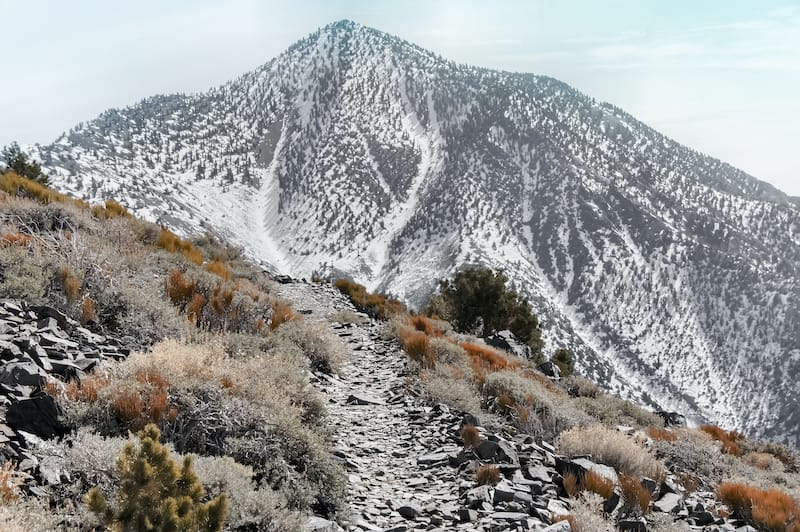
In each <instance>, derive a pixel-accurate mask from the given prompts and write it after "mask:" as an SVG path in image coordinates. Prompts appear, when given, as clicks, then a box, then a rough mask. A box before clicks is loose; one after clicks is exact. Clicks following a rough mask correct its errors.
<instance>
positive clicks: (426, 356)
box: [400, 329, 436, 368]
mask: <svg viewBox="0 0 800 532" xmlns="http://www.w3.org/2000/svg"><path fill="white" fill-rule="evenodd" d="M400 341H401V343H402V344H403V350H404V351H405V352H406V354H407V355H408V357H409V358H410V359H411V360H413V361H414V362H416V363H417V364H420V365H422V366H423V367H426V368H432V367H434V366H435V365H436V361H435V360H434V358H433V354H432V352H431V350H430V339H429V337H428V335H426V334H425V333H424V332H420V331H416V330H413V329H410V330H408V331H403V332H402V333H401V336H400Z"/></svg>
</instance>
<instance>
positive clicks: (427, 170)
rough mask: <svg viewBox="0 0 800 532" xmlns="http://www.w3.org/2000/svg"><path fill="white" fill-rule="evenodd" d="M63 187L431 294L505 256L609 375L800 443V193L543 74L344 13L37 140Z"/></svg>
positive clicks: (567, 337)
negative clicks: (195, 88)
mask: <svg viewBox="0 0 800 532" xmlns="http://www.w3.org/2000/svg"><path fill="white" fill-rule="evenodd" d="M32 151H33V155H34V157H36V158H38V159H40V160H42V161H43V162H44V166H45V167H46V169H47V170H48V171H50V172H52V173H53V174H54V181H55V183H56V184H57V185H58V186H59V187H60V188H61V189H63V190H66V191H69V192H71V193H74V194H76V195H79V196H83V197H87V198H103V197H114V198H117V199H121V200H122V201H124V202H125V203H126V204H127V205H128V206H129V207H130V208H132V209H133V210H134V211H136V212H137V213H138V214H140V215H142V216H144V217H146V218H149V219H153V220H161V221H162V222H163V223H165V224H167V225H170V226H172V227H175V228H177V229H178V230H181V231H183V232H185V233H195V232H202V231H206V230H211V231H214V232H217V233H220V234H223V235H224V236H226V237H227V238H230V239H231V240H233V241H235V242H237V243H239V244H241V245H242V246H243V247H244V248H245V249H246V250H247V251H248V253H249V254H250V255H252V256H253V257H255V258H258V259H261V260H262V261H263V262H264V263H265V264H269V265H270V267H271V268H274V269H276V270H281V271H283V272H285V273H289V274H291V275H294V276H297V277H300V276H309V275H310V274H311V272H312V271H314V270H317V271H326V272H345V273H347V274H350V275H352V276H353V277H354V278H355V279H356V280H359V281H361V282H363V283H365V284H367V285H368V286H370V287H371V288H373V289H381V290H388V291H391V292H393V293H395V294H397V295H399V296H401V297H404V298H406V299H408V300H409V301H410V302H412V303H421V302H424V301H425V299H426V298H427V296H429V295H430V293H431V292H432V290H433V289H434V288H435V286H436V280H437V279H438V278H441V277H443V276H446V275H449V274H451V273H452V272H453V271H454V270H455V269H457V268H458V267H459V266H461V265H463V264H465V263H473V264H474V263H482V264H487V265H491V266H494V267H501V268H504V269H505V270H506V272H507V274H508V275H509V277H510V278H511V279H512V280H513V282H514V284H515V286H516V288H517V289H518V290H520V291H521V292H523V293H524V294H526V295H527V296H528V297H529V298H530V300H531V303H532V305H533V306H534V308H535V309H536V310H537V311H538V312H539V314H540V315H541V317H542V321H543V326H544V328H545V331H546V333H545V339H546V341H547V342H548V343H547V345H548V349H550V350H553V349H555V348H557V347H560V346H565V347H569V348H571V349H573V350H574V351H575V352H576V355H577V357H576V358H577V360H578V367H579V369H580V370H581V371H582V372H583V373H584V374H587V375H589V376H591V377H594V378H595V379H598V382H600V383H601V384H604V385H605V386H606V387H608V388H610V389H612V390H615V391H618V392H620V393H621V394H623V395H625V396H628V397H632V398H637V399H639V400H640V401H643V402H646V403H649V404H652V405H659V406H660V407H662V408H668V409H675V410H678V411H681V412H683V413H686V414H688V415H690V416H695V417H696V418H698V419H703V420H708V421H712V422H714V423H717V424H721V425H723V426H725V427H726V428H735V429H738V430H742V431H745V432H747V433H749V434H753V435H759V436H766V437H769V438H772V439H777V440H783V441H786V442H788V443H790V444H792V445H795V446H797V445H798V442H799V441H800V440H799V438H800V408H799V407H798V404H797V399H796V398H797V396H798V395H800V386H799V385H798V383H797V380H798V377H800V303H798V299H800V286H799V285H798V279H800V275H799V273H800V272H799V270H798V264H800V261H799V260H798V259H800V200H798V198H791V197H788V196H786V195H785V194H783V193H781V192H780V191H778V190H776V189H774V188H772V187H771V186H769V185H767V184H765V183H763V182H760V181H758V180H756V179H754V178H752V177H751V176H749V175H747V174H744V173H743V172H741V171H739V170H737V169H735V168H733V167H731V166H729V165H727V164H725V163H722V162H720V161H718V160H716V159H712V158H709V157H705V156H703V155H701V154H699V153H697V152H694V151H692V150H690V149H688V148H686V147H684V146H681V145H680V144H678V143H676V142H674V141H672V140H670V139H668V138H666V137H664V136H663V135H661V134H659V133H658V132H656V131H654V130H652V129H650V128H649V127H647V126H646V125H644V124H642V123H641V122H638V121H637V120H636V119H635V118H633V117H632V116H630V115H628V114H626V113H625V112H623V111H622V110H620V109H618V108H615V107H613V106H610V105H608V104H603V103H599V102H597V101H595V100H593V99H592V98H590V97H587V96H585V95H583V94H581V93H580V92H578V91H576V90H574V89H572V88H571V87H569V86H567V85H565V84H564V83H561V82H559V81H557V80H554V79H552V78H547V77H541V76H535V75H530V74H513V73H508V72H498V71H491V70H484V69H478V68H473V67H469V66H464V65H457V64H455V63H452V62H449V61H447V60H445V59H443V58H441V57H438V56H436V55H435V54H433V53H431V52H428V51H425V50H423V49H420V48H418V47H416V46H414V45H412V44H410V43H408V42H405V41H402V40H400V39H398V38H395V37H392V36H389V35H386V34H384V33H381V32H378V31H376V30H373V29H369V28H365V27H362V26H359V25H357V24H354V23H352V22H346V21H345V22H338V23H335V24H332V25H330V26H326V27H325V28H323V29H321V30H319V31H318V32H316V33H314V34H312V35H310V36H309V37H308V38H306V39H304V40H302V41H300V42H298V43H297V44H295V45H294V46H292V47H291V48H290V49H289V50H287V51H286V52H285V53H284V54H282V55H281V56H279V57H277V58H275V59H273V60H272V61H270V62H269V63H267V64H265V65H264V66H262V67H260V68H258V69H257V70H255V71H253V72H250V73H248V74H245V75H244V76H242V77H241V78H239V79H237V80H235V81H233V82H231V83H229V84H227V85H224V86H222V87H219V88H216V89H213V90H211V91H209V92H207V93H205V94H199V95H193V96H185V95H174V96H157V97H154V98H150V99H147V100H145V101H143V102H141V103H139V104H137V105H135V106H133V107H130V108H127V109H118V110H111V111H108V112H106V113H104V114H103V115H101V116H100V117H98V118H97V119H95V120H93V121H91V122H87V123H85V124H81V125H79V126H78V127H76V128H74V129H73V130H71V131H70V132H69V133H68V134H66V135H64V136H62V137H61V138H59V139H58V140H57V141H56V142H55V143H53V144H52V145H49V146H37V147H35V148H34V149H33V150H32Z"/></svg>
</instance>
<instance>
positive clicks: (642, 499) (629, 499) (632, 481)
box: [619, 474, 650, 515]
mask: <svg viewBox="0 0 800 532" xmlns="http://www.w3.org/2000/svg"><path fill="white" fill-rule="evenodd" d="M619 488H620V495H621V497H622V503H623V508H624V510H623V511H624V512H625V513H627V514H629V515H630V514H635V515H641V514H644V513H646V512H647V510H648V509H649V508H650V491H649V490H648V489H647V488H645V487H644V486H642V483H641V482H640V481H639V479H637V478H636V477H632V476H629V475H624V474H623V475H620V476H619Z"/></svg>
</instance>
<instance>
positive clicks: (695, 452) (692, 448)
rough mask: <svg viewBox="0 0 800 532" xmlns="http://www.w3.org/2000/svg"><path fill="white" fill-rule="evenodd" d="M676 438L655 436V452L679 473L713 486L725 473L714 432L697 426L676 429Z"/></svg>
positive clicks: (711, 487)
mask: <svg viewBox="0 0 800 532" xmlns="http://www.w3.org/2000/svg"><path fill="white" fill-rule="evenodd" d="M672 432H673V434H675V436H677V439H676V440H675V441H667V440H654V441H653V442H652V444H651V445H650V450H651V452H652V453H653V454H654V455H655V456H656V457H657V458H658V459H659V460H661V461H663V462H664V463H665V464H666V466H667V467H668V468H669V469H670V471H673V472H675V473H681V474H689V475H691V477H692V478H694V479H698V480H699V481H700V482H701V484H700V485H699V486H697V487H702V488H704V489H713V487H714V486H716V485H717V484H718V483H719V482H720V481H721V480H722V477H723V473H724V472H725V466H724V463H725V461H724V460H723V455H722V453H721V452H720V449H719V446H718V445H717V444H716V443H715V442H714V441H713V440H711V438H710V436H708V435H707V434H704V433H701V432H700V431H697V430H694V429H673V431H672Z"/></svg>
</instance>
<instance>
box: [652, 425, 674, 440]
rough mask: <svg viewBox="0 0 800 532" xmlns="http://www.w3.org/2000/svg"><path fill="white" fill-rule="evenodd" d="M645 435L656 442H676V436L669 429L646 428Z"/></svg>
mask: <svg viewBox="0 0 800 532" xmlns="http://www.w3.org/2000/svg"><path fill="white" fill-rule="evenodd" d="M647 435H648V436H650V437H651V438H652V439H654V440H658V441H670V442H671V441H676V440H677V439H678V436H677V435H676V434H675V433H674V432H672V431H671V430H669V429H662V428H661V427H647Z"/></svg>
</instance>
